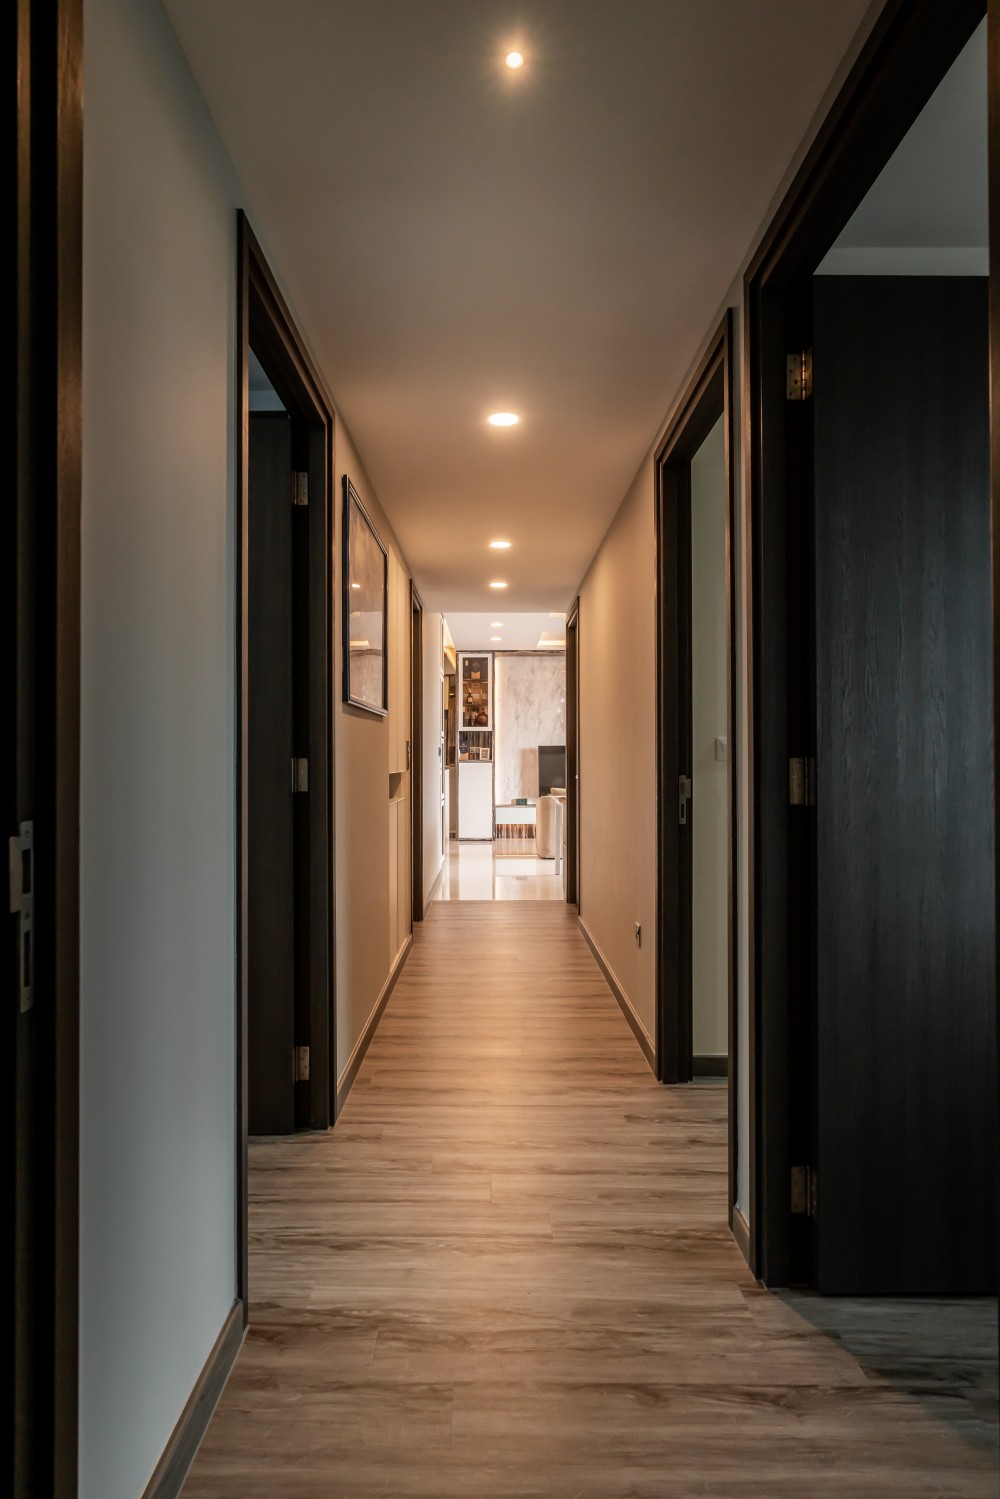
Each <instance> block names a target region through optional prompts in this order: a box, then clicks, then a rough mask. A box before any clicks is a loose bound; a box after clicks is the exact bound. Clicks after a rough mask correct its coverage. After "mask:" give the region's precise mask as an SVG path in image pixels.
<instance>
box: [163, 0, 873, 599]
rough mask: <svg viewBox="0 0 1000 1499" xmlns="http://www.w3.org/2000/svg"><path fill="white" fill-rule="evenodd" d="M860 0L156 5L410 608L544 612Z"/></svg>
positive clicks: (725, 269) (603, 509)
mask: <svg viewBox="0 0 1000 1499" xmlns="http://www.w3.org/2000/svg"><path fill="white" fill-rule="evenodd" d="M868 4H869V0H837V3H831V0H618V3H616V4H611V3H610V0H517V3H516V4H515V3H512V0H475V3H472V0H166V6H167V9H168V11H169V14H170V16H171V18H172V20H173V23H174V25H175V28H176V30H177V33H178V36H179V38H180V40H181V43H182V45H183V47H184V49H185V52H186V54H187V56H188V58H189V60H190V63H191V66H192V68H193V70H194V73H195V76H196V78H197V80H198V83H199V84H200V87H201V89H202V91H203V93H204V95H205V98H206V100H207V102H208V105H209V108H210V109H211V112H212V114H213V116H214V118H215V121H216V123H217V125H218V128H219V130H220V132H221V134H222V137H223V139H224V141H225V143H226V146H227V148H228V150H229V153H230V155H231V157H232V159H233V163H234V165H235V167H236V170H237V172H238V174H239V177H240V180H241V182H242V185H243V188H244V191H245V193H246V195H247V207H248V210H249V212H250V215H251V219H252V222H253V223H254V226H255V228H256V229H257V232H258V234H259V236H260V237H261V239H262V241H263V243H264V245H265V247H266V249H267V253H268V254H269V256H270V257H271V259H272V261H273V264H274V266H275V268H276V270H277V272H278V275H279V277H280V278H281V280H282V283H283V285H284V287H285V288H286V291H287V293H288V295H289V298H290V300H291V302H292V305H293V307H294V309H295V312H296V315H297V317H298V319H299V321H300V323H301V325H302V327H303V328H304V330H305V331H306V334H307V336H308V339H309V342H310V344H311V346H312V350H313V353H314V355H315V357H316V359H317V361H318V363H319V365H320V367H321V369H322V370H323V373H324V375H325V377H326V379H327V381H328V383H329V385H330V388H331V390H332V392H333V394H334V397H335V399H336V401H337V403H338V406H339V408H340V410H341V412H342V414H343V416H344V419H345V420H346V422H347V425H348V427H349V428H350V431H351V434H352V436H353V437H354V439H355V441H356V442H357V444H358V446H359V448H360V451H361V453H362V455H363V457H364V461H365V464H366V467H367V469H368V472H369V474H370V476H371V478H372V481H373V482H374V484H375V486H376V488H377V490H378V492H379V496H380V498H381V500H382V503H383V505H384V506H385V508H386V510H387V512H388V514H389V517H390V520H391V521H392V524H393V526H394V528H395V531H396V534H397V535H398V537H399V540H400V542H401V544H402V546H403V549H404V551H405V552H406V556H407V559H408V561H409V563H410V566H411V567H412V569H413V571H414V574H415V576H416V579H417V581H418V584H419V586H420V588H421V591H422V594H423V597H424V599H425V602H426V604H427V606H428V607H429V608H438V609H446V610H455V609H464V610H476V609H481V608H483V606H484V596H485V587H486V584H487V582H488V581H489V579H490V578H492V577H496V576H500V577H505V578H506V579H507V580H508V581H509V583H510V588H509V590H508V593H507V596H506V601H507V603H508V604H509V605H510V606H511V607H512V608H514V609H517V610H521V611H523V610H543V611H544V610H547V609H550V608H552V609H555V608H565V606H566V604H567V603H568V601H569V599H570V598H571V596H572V594H573V591H574V589H575V587H576V585H577V584H578V583H579V581H580V579H581V576H582V574H583V572H584V570H585V568H586V566H587V564H588V563H589V561H590V559H591V557H592V555H593V553H594V551H595V550H596V548H597V546H598V544H599V542H600V540H601V538H602V536H603V534H604V531H605V530H606V528H607V526H608V524H609V522H610V520H611V518H612V516H613V514H614V512H615V510H616V509H617V507H618V505H619V504H620V502H621V500H622V498H623V496H624V494H625V492H626V490H627V488H628V485H629V483H630V481H631V479H632V477H633V475H634V474H635V472H636V469H637V468H638V465H639V463H640V462H641V460H642V457H643V454H644V453H645V451H646V449H647V448H648V446H649V444H650V442H651V441H652V439H653V437H654V435H655V432H656V429H657V427H658V425H659V423H660V422H661V420H662V419H663V417H664V416H665V415H666V409H667V405H668V403H669V401H670V399H671V397H672V396H673V394H674V393H675V391H676V390H677V387H678V385H679V383H680V381H681V379H682V378H683V375H684V372H685V371H686V369H687V368H688V367H689V366H690V363H691V361H692V359H693V358H694V356H695V354H696V353H697V351H698V348H699V346H700V344H701V342H702V340H703V339H704V338H705V336H706V335H707V333H708V331H709V325H710V322H711V320H712V319H713V318H714V317H715V315H716V312H717V310H718V308H719V307H720V305H721V304H722V301H723V298H724V297H725V294H726V291H727V289H728V287H729V285H730V284H731V282H732V279H733V277H734V275H735V274H736V272H737V270H738V269H739V266H740V263H741V260H742V258H743V256H744V254H745V253H746V251H747V250H748V248H749V246H750V242H751V240H752V238H753V236H754V234H755V232H756V230H757V228H758V226H759V225H760V222H761V220H762V218H763V216H764V213H765V211H766V208H767V205H768V203H769V201H770V199H771V197H772V196H773V194H774V191H775V189H776V187H777V185H778V183H779V182H780V180H781V177H782V175H783V173H784V171H785V169H786V168H787V165H788V162H789V161H790V159H791V157H792V156H793V154H794V152H795V149H796V147H797V145H798V143H799V141H800V140H801V138H802V136H803V134H804V132H805V130H806V128H807V126H808V124H809V121H810V119H811V117H812V115H813V113H814V112H815V109H816V107H817V104H818V102H819V100H820V99H821V97H822V95H823V93H824V91H825V89H826V87H827V86H828V84H829V81H830V79H831V77H832V76H833V74H834V71H835V69H836V67H837V64H838V62H839V60H840V58H841V57H842V55H843V53H844V52H845V50H846V48H847V46H848V45H849V43H850V41H851V39H852V37H853V35H854V33H855V30H856V28H857V27H858V25H859V24H860V22H861V20H862V19H863V17H864V15H865V12H866V10H867V9H868ZM512 45H518V46H519V47H520V50H522V51H523V52H524V53H525V55H526V58H527V62H526V65H525V67H524V68H523V69H522V70H521V71H520V72H519V73H517V74H514V73H511V72H510V71H509V70H508V69H506V68H505V67H504V66H503V61H502V59H503V55H504V53H505V52H506V51H507V50H508V49H509V48H510V47H511V46H512ZM497 409H510V410H514V411H518V412H520V413H521V415H522V417H523V421H522V424H521V425H520V426H519V427H517V428H514V429H512V430H510V431H495V430H493V429H491V428H490V427H488V426H487V425H486V424H485V417H486V416H487V414H488V413H489V412H490V411H493V410H497ZM497 534H500V535H505V536H508V537H509V538H510V539H511V540H513V541H514V542H515V547H514V548H513V550H512V551H511V552H510V553H508V554H507V556H506V557H505V559H504V560H503V562H502V564H501V566H500V567H498V566H497V565H496V563H495V562H494V561H493V558H492V554H491V553H489V552H487V551H486V549H485V547H486V542H487V541H488V540H489V538H490V537H492V536H495V535H497ZM486 607H488V605H487V606H486Z"/></svg>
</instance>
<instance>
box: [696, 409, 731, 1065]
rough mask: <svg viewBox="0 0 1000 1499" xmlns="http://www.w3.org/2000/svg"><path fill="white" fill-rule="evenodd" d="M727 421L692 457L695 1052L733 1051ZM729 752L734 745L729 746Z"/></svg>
mask: <svg viewBox="0 0 1000 1499" xmlns="http://www.w3.org/2000/svg"><path fill="white" fill-rule="evenodd" d="M725 457H726V455H725V439H724V435H723V424H722V420H721V418H720V420H719V421H718V422H716V424H715V426H714V427H713V428H712V431H711V432H710V433H709V435H708V437H706V439H705V441H704V442H703V443H702V445H701V447H700V448H699V449H698V452H697V453H696V454H695V456H694V459H693V460H692V463H691V683H692V690H691V699H692V703H691V706H692V724H691V748H692V762H691V763H692V770H691V779H692V787H693V797H692V804H691V813H692V815H691V842H692V860H691V863H692V891H691V897H692V911H691V928H692V931H691V939H692V940H691V958H692V974H691V978H692V986H691V988H692V1021H693V1039H694V1054H695V1056H725V1055H726V1053H727V1052H728V1050H729V1037H728V1028H729V932H728V904H729V881H728V876H729V828H728V817H729V808H728V796H727V790H728V778H727V770H728V766H727V764H726V761H725V760H720V759H718V758H717V754H716V740H717V739H720V738H721V739H723V740H725V739H726V738H727V735H728V732H729V730H728V726H727V722H726V720H727V711H726V654H727V643H726V466H725ZM726 750H727V751H728V745H727V746H726Z"/></svg>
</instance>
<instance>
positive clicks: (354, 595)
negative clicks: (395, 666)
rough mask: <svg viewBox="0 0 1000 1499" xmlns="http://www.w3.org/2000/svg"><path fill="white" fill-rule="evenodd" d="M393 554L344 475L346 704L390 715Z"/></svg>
mask: <svg viewBox="0 0 1000 1499" xmlns="http://www.w3.org/2000/svg"><path fill="white" fill-rule="evenodd" d="M388 588H389V554H388V552H387V551H386V549H385V547H384V546H383V545H382V541H381V539H380V537H379V534H378V532H377V531H376V529H375V527H374V526H373V525H372V522H371V517H370V516H369V514H368V512H367V510H366V509H365V507H364V505H362V503H361V501H360V499H359V498H358V492H357V490H356V489H355V488H354V485H353V484H352V483H351V481H350V479H349V478H348V477H347V475H346V474H345V475H344V580H343V598H344V626H343V629H344V637H343V639H344V702H345V703H351V704H352V705H353V706H354V707H355V708H364V709H365V711H366V712H367V713H379V714H382V715H385V714H387V713H388V711H389V662H388V654H387V647H386V638H387V622H386V619H387V609H388Z"/></svg>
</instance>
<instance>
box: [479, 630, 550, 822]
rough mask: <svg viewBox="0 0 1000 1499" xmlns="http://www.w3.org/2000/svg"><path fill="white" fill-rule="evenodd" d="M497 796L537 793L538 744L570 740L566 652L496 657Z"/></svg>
mask: <svg viewBox="0 0 1000 1499" xmlns="http://www.w3.org/2000/svg"><path fill="white" fill-rule="evenodd" d="M493 715H494V722H495V725H496V727H495V729H494V740H495V744H496V766H495V775H496V784H495V788H494V797H495V799H496V803H497V805H498V806H505V805H507V804H508V803H509V802H512V801H513V800H514V798H515V797H518V796H527V797H531V798H534V797H536V796H537V795H538V746H539V745H540V744H565V743H566V653H565V652H564V651H560V652H558V653H557V654H552V653H551V652H535V653H533V654H531V655H507V654H501V653H499V652H498V653H497V655H495V656H494V658H493Z"/></svg>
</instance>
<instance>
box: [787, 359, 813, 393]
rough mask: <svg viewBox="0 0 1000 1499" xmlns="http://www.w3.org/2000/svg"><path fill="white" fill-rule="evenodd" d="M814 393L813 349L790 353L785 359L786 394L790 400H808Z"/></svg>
mask: <svg viewBox="0 0 1000 1499" xmlns="http://www.w3.org/2000/svg"><path fill="white" fill-rule="evenodd" d="M812 393H813V351H812V349H803V350H802V351H801V352H800V353H798V354H789V355H788V356H787V358H786V361H785V395H786V396H787V397H788V399H789V400H790V401H808V399H809V397H810V396H811V395H812Z"/></svg>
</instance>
